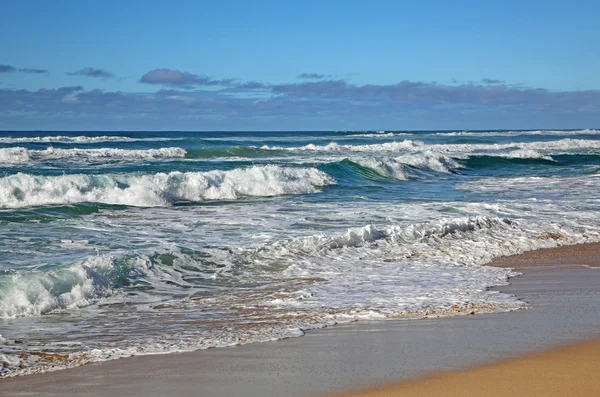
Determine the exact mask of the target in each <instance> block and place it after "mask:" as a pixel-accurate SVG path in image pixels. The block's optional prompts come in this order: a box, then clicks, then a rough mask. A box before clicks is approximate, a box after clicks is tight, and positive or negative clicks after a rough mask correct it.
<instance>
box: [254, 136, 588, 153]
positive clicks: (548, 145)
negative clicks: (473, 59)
mask: <svg viewBox="0 0 600 397" xmlns="http://www.w3.org/2000/svg"><path fill="white" fill-rule="evenodd" d="M261 149H265V150H288V151H314V152H407V151H418V150H435V151H438V152H442V153H458V154H469V153H474V152H478V151H479V152H481V151H500V150H519V149H522V150H553V151H557V150H558V151H561V150H564V151H570V150H575V149H600V140H588V139H572V138H564V139H561V140H557V141H540V142H511V143H490V144H487V143H448V144H425V143H424V142H422V141H414V140H410V139H405V140H402V141H393V142H385V143H375V144H370V145H340V144H338V143H336V142H331V143H329V144H327V145H315V144H312V143H311V144H308V145H305V146H300V147H290V148H285V147H281V146H266V145H265V146H263V147H262V148H261Z"/></svg>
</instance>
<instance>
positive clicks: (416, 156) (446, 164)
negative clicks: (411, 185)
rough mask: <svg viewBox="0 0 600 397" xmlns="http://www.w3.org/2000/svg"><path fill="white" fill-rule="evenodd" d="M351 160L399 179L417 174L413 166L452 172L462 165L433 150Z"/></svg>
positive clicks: (380, 173) (421, 168)
mask: <svg viewBox="0 0 600 397" xmlns="http://www.w3.org/2000/svg"><path fill="white" fill-rule="evenodd" d="M351 161H353V162H355V163H358V164H360V165H361V166H363V167H367V168H370V169H372V170H373V171H375V172H377V173H378V174H379V175H382V176H385V177H388V178H394V179H398V180H408V179H411V178H413V177H414V176H415V175H414V172H413V171H412V169H411V167H412V168H416V169H419V170H423V171H434V172H441V173H450V172H452V170H454V169H458V168H461V167H462V165H461V164H459V163H458V162H457V161H455V160H454V159H452V158H451V157H448V156H445V155H443V154H439V153H434V152H431V151H424V152H418V153H411V154H405V155H402V156H398V157H381V158H379V157H356V158H351Z"/></svg>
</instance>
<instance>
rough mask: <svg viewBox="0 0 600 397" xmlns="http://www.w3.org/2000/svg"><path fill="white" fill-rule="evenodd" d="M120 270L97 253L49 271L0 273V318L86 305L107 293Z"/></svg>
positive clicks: (115, 264) (116, 280)
mask: <svg viewBox="0 0 600 397" xmlns="http://www.w3.org/2000/svg"><path fill="white" fill-rule="evenodd" d="M121 277H122V274H121V269H120V267H119V266H118V264H117V263H116V261H114V260H113V259H112V258H109V257H104V256H97V257H88V258H85V259H84V260H83V261H82V262H80V263H77V264H74V265H71V266H68V267H63V268H58V269H54V270H50V271H41V270H35V271H30V272H15V273H14V274H9V275H4V276H0V291H1V296H2V297H1V298H0V318H15V317H25V316H37V315H40V314H44V313H48V312H51V311H54V310H61V309H74V308H79V307H84V306H88V305H90V304H92V303H94V302H96V301H98V300H99V299H102V298H104V297H107V296H109V295H110V294H111V293H112V292H113V289H114V288H115V287H117V286H118V284H119V279H120V278H121Z"/></svg>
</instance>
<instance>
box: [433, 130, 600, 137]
mask: <svg viewBox="0 0 600 397" xmlns="http://www.w3.org/2000/svg"><path fill="white" fill-rule="evenodd" d="M599 133H600V131H598V130H595V129H583V130H529V131H452V132H435V133H433V134H434V135H441V136H520V135H597V134H599Z"/></svg>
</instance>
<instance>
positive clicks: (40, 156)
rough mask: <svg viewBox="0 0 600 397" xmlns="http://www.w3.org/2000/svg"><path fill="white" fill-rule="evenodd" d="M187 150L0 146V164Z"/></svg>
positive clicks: (172, 154)
mask: <svg viewBox="0 0 600 397" xmlns="http://www.w3.org/2000/svg"><path fill="white" fill-rule="evenodd" d="M186 154H187V152H186V151H185V149H182V148H178V147H167V148H160V149H145V150H141V149H140V150H129V149H115V148H100V149H77V148H74V149H56V148H53V147H49V148H48V149H45V150H32V149H27V148H23V147H15V148H0V164H18V163H26V162H28V161H35V160H42V161H43V160H60V159H66V160H84V161H89V160H151V159H164V158H182V157H185V156H186Z"/></svg>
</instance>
